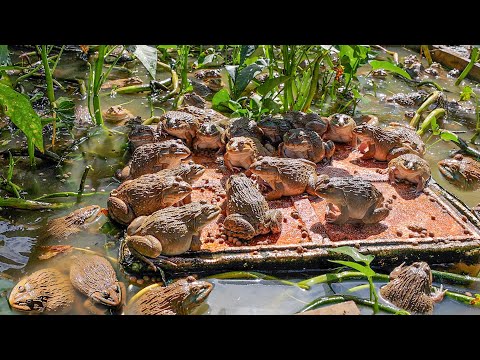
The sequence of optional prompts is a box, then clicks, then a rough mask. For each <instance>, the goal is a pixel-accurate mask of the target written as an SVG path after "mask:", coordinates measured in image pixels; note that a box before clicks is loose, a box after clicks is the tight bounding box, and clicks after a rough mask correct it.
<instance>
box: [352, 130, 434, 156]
mask: <svg viewBox="0 0 480 360" xmlns="http://www.w3.org/2000/svg"><path fill="white" fill-rule="evenodd" d="M353 132H354V134H356V135H357V136H358V138H359V139H360V141H361V144H360V145H359V146H358V150H359V151H360V152H362V153H363V155H362V159H363V160H367V159H375V160H378V161H390V160H392V159H394V158H396V157H397V156H400V155H403V154H409V153H410V154H415V155H418V156H423V155H424V154H425V144H424V143H423V141H422V139H421V138H420V136H418V135H417V133H416V132H415V131H414V130H413V129H411V128H409V127H405V126H394V125H391V126H389V127H387V128H381V127H379V126H376V125H370V124H362V125H359V126H357V127H355V129H354V130H353Z"/></svg>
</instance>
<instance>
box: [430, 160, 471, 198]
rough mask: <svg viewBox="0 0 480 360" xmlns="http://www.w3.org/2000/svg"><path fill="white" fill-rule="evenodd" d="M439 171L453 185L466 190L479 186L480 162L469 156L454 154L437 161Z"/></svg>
mask: <svg viewBox="0 0 480 360" xmlns="http://www.w3.org/2000/svg"><path fill="white" fill-rule="evenodd" d="M437 166H438V170H440V173H441V174H442V175H443V176H444V177H445V179H447V180H448V181H449V182H451V183H452V184H453V185H455V186H457V187H459V188H461V189H463V190H467V191H471V190H476V189H478V188H479V187H480V163H479V162H478V161H476V160H475V159H473V158H472V157H470V156H464V155H462V154H456V155H455V156H454V157H453V158H447V159H443V160H440V161H439V162H438V163H437Z"/></svg>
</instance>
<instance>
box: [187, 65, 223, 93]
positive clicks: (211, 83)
mask: <svg viewBox="0 0 480 360" xmlns="http://www.w3.org/2000/svg"><path fill="white" fill-rule="evenodd" d="M193 77H194V78H195V79H197V80H201V81H202V83H203V84H204V85H206V86H207V87H208V88H209V89H210V90H211V91H214V92H216V91H219V90H221V89H222V88H223V82H222V73H221V70H220V69H200V70H196V71H195V72H194V73H193Z"/></svg>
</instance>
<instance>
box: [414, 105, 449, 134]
mask: <svg viewBox="0 0 480 360" xmlns="http://www.w3.org/2000/svg"><path fill="white" fill-rule="evenodd" d="M442 116H445V109H442V108H438V109H435V110H433V111H432V112H431V113H430V114H428V115H427V117H426V118H425V120H423V122H422V125H420V129H418V130H417V134H418V135H420V136H423V134H425V131H427V130H428V128H430V127H431V123H432V121H433V120H436V119H438V118H441V117H442Z"/></svg>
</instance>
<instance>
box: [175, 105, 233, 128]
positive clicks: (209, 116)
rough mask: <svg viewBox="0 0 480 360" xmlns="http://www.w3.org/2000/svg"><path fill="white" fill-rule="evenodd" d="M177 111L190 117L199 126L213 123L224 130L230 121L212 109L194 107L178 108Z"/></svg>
mask: <svg viewBox="0 0 480 360" xmlns="http://www.w3.org/2000/svg"><path fill="white" fill-rule="evenodd" d="M177 111H181V112H185V113H188V114H190V115H192V116H193V117H194V118H195V120H196V121H197V122H198V123H199V124H203V123H204V122H211V121H213V122H215V123H216V124H217V125H219V126H221V127H223V128H225V127H226V126H227V125H228V123H229V121H230V119H229V118H228V117H226V116H225V115H223V114H222V113H219V112H218V111H215V110H213V109H205V108H199V107H196V106H184V107H181V108H179V109H178V110H177Z"/></svg>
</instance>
